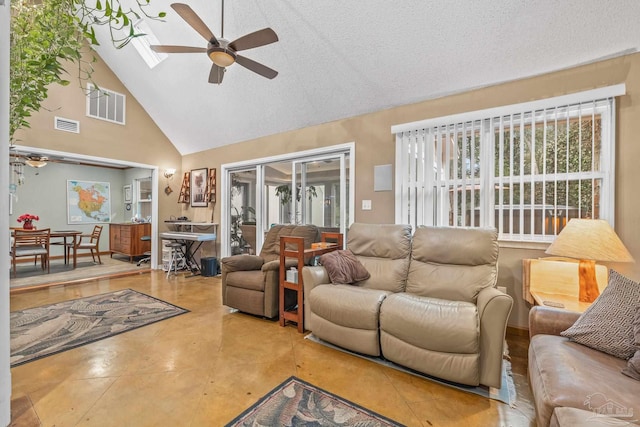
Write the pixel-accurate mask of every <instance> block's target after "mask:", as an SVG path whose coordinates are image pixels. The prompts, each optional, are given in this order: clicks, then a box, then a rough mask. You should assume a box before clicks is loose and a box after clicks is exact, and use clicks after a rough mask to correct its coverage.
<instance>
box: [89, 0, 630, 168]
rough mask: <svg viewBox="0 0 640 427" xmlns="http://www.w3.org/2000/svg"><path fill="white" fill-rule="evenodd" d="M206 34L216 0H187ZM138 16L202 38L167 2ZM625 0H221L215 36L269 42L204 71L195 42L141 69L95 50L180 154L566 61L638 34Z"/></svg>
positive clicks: (626, 43)
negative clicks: (242, 59)
mask: <svg viewBox="0 0 640 427" xmlns="http://www.w3.org/2000/svg"><path fill="white" fill-rule="evenodd" d="M187 3H188V4H189V5H190V6H191V7H192V8H193V10H194V11H195V12H196V13H197V14H198V15H199V16H200V17H201V18H202V20H203V21H204V22H205V23H206V24H207V25H208V26H209V28H210V29H211V30H212V31H213V33H214V34H215V35H216V36H218V37H220V5H221V3H220V0H193V1H187ZM169 4H170V3H169V2H165V1H161V0H151V9H152V10H154V11H156V12H157V11H161V10H162V11H166V12H167V17H166V20H165V22H156V21H148V24H149V25H150V27H151V28H152V30H153V32H154V33H155V34H156V36H157V37H158V39H159V41H160V43H161V44H176V45H186V46H198V47H205V46H206V42H205V41H204V39H203V38H202V37H201V36H200V35H199V34H198V33H196V32H195V31H194V30H193V29H192V28H191V27H190V26H188V25H187V24H186V23H185V22H184V21H183V20H182V19H181V18H180V17H179V16H178V15H177V14H176V13H175V12H174V11H173V9H171V8H170V7H169ZM639 17H640V1H638V0H617V1H604V0H563V1H553V0H530V1H526V2H525V1H517V0H491V1H489V0H473V1H472V0H452V1H446V2H445V1H441V0H402V1H394V2H392V1H389V0H366V1H365V0H351V1H337V0H324V1H311V0H307V1H303V0H234V1H229V0H227V2H226V3H225V17H224V19H225V21H224V32H225V34H224V35H225V38H226V39H229V40H234V39H236V38H238V37H240V36H243V35H245V34H247V33H250V32H253V31H256V30H258V29H262V28H264V27H271V28H273V30H275V32H276V33H277V34H278V37H279V39H280V41H279V42H277V43H274V44H271V45H268V46H263V47H259V48H256V49H252V50H247V51H243V52H242V54H244V56H247V57H249V58H251V59H253V60H255V61H258V62H261V63H263V64H265V65H267V66H268V67H271V68H273V69H275V70H277V71H278V72H279V75H278V76H277V77H276V78H275V79H273V80H268V79H265V78H264V77H261V76H259V75H257V74H254V73H252V72H251V71H249V70H247V69H245V68H243V67H241V66H240V65H238V64H234V65H232V66H230V67H229V68H228V69H227V72H226V74H225V77H224V81H223V83H222V85H212V84H209V83H207V79H208V75H209V68H210V66H211V62H210V60H209V58H208V57H207V56H206V54H204V53H195V54H170V55H169V57H168V58H167V59H166V60H165V61H163V62H162V63H161V64H159V65H158V66H156V67H155V68H153V69H149V67H147V65H146V64H145V63H144V62H143V61H142V59H141V57H140V56H139V55H138V54H137V52H136V51H135V49H134V48H133V46H126V47H125V48H124V49H121V50H116V49H115V48H113V47H112V46H111V45H110V44H109V43H108V42H106V41H105V40H108V38H104V36H105V34H104V33H103V34H102V35H103V38H102V40H103V43H102V46H99V47H98V49H97V51H98V54H99V55H100V56H101V57H102V58H103V60H104V61H105V62H106V63H107V64H108V65H109V67H110V68H111V69H112V70H113V71H114V72H115V73H116V74H117V75H118V77H119V78H120V79H121V80H122V82H123V83H124V84H125V85H126V87H127V89H128V90H129V91H130V92H131V93H132V94H133V95H134V96H135V97H136V99H137V100H138V102H140V103H141V104H142V106H143V107H144V108H145V110H146V111H147V112H148V113H149V114H150V115H151V117H152V118H153V119H154V120H155V122H156V123H157V124H158V126H159V127H160V129H162V131H163V132H164V133H165V134H166V135H167V137H168V138H169V139H170V140H171V141H172V142H173V144H174V145H175V146H176V148H177V149H178V150H179V151H180V152H181V153H182V154H183V155H184V154H190V153H194V152H198V151H202V150H206V149H209V148H213V147H218V146H222V145H226V144H232V143H235V142H240V141H245V140H249V139H252V138H257V137H261V136H265V135H271V134H276V133H279V132H284V131H288V130H292V129H299V128H304V127H307V126H310V125H315V124H320V123H325V122H329V121H333V120H337V119H342V118H346V117H352V116H356V115H360V114H363V113H368V112H372V111H377V110H381V109H385V108H389V107H394V106H398V105H404V104H409V103H413V102H418V101H422V100H425V99H430V98H435V97H439V96H442V95H446V94H450V93H456V92H461V91H465V90H469V89H472V88H477V87H482V86H487V85H492V84H495V83H499V82H504V81H510V80H516V79H521V78H525V77H529V76H534V75H538V74H542V73H547V72H550V71H554V70H559V69H563V68H568V67H572V66H575V65H578V64H582V63H586V62H591V61H594V60H597V59H600V58H604V57H608V56H611V55H617V54H620V53H621V52H629V51H635V50H637V49H638V48H640V25H638V18H639Z"/></svg>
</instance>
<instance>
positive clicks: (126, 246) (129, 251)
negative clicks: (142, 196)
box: [109, 222, 151, 261]
mask: <svg viewBox="0 0 640 427" xmlns="http://www.w3.org/2000/svg"><path fill="white" fill-rule="evenodd" d="M150 235H151V224H150V223H148V222H147V223H144V224H133V223H127V224H111V225H109V251H110V252H111V256H112V257H113V254H114V253H118V254H123V255H127V256H128V257H129V261H133V257H136V256H142V255H144V253H145V252H147V251H150V250H151V241H150V240H147V241H143V240H141V238H142V236H150Z"/></svg>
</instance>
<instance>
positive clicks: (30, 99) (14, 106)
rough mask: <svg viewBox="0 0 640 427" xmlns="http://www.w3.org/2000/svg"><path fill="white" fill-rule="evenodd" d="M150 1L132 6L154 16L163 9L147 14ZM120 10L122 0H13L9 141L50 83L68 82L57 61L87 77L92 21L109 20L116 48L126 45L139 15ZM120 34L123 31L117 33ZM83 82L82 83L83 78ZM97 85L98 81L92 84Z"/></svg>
mask: <svg viewBox="0 0 640 427" xmlns="http://www.w3.org/2000/svg"><path fill="white" fill-rule="evenodd" d="M149 1H150V0H137V1H136V4H137V7H136V10H137V11H138V12H140V13H142V14H143V15H145V16H147V17H150V18H152V19H159V18H163V17H164V16H165V15H166V14H165V13H164V12H161V13H159V14H158V15H157V16H149V15H148V14H147V13H146V12H145V10H144V9H145V7H146V6H148V4H149ZM138 12H136V11H134V10H133V9H128V10H126V9H123V8H122V5H121V4H120V0H106V1H105V2H104V3H102V2H101V1H100V0H97V1H96V3H95V5H93V6H88V5H87V4H86V3H85V0H12V1H11V32H10V69H9V96H10V99H9V104H10V105H9V142H10V143H12V142H13V137H14V134H15V132H16V130H18V129H20V128H27V127H29V122H28V118H29V117H31V114H32V113H33V112H36V111H38V110H40V108H41V107H42V102H43V101H44V100H45V99H47V95H48V87H49V85H51V84H52V83H58V84H60V85H63V86H66V85H68V84H69V83H70V81H69V80H67V79H66V76H65V74H69V73H68V70H66V69H65V68H64V66H63V65H62V64H61V62H63V63H73V64H76V65H77V67H78V68H77V76H78V79H79V80H80V81H81V82H82V81H91V76H92V74H93V67H92V65H91V64H92V63H93V62H95V61H96V58H95V57H93V56H92V57H91V59H90V60H85V59H83V58H85V57H87V56H86V55H85V54H87V53H88V52H89V51H90V48H87V44H86V42H87V41H88V43H89V45H98V44H99V43H98V40H97V38H96V33H95V26H96V25H107V26H108V27H109V30H110V35H111V41H112V43H113V44H114V45H115V46H116V47H117V48H122V47H123V46H126V45H127V44H128V43H129V42H130V41H131V40H132V39H133V38H134V37H138V36H141V34H136V33H135V31H134V27H133V24H134V22H135V21H137V20H138V19H140V14H139V13H138ZM120 34H124V35H120ZM81 86H83V85H82V83H81ZM96 87H97V85H96Z"/></svg>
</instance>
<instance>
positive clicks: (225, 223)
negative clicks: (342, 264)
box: [219, 142, 356, 257]
mask: <svg viewBox="0 0 640 427" xmlns="http://www.w3.org/2000/svg"><path fill="white" fill-rule="evenodd" d="M355 151H356V150H355V142H347V143H344V144H338V145H331V146H327V147H320V148H314V149H311V150H304V151H296V152H293V153H287V154H280V155H276V156H269V157H262V158H257V159H251V160H243V161H240V162H234V163H226V164H223V165H221V166H220V169H221V171H222V172H221V175H222V176H221V182H222V184H221V187H220V188H221V192H222V195H221V205H220V231H221V232H220V234H219V237H220V253H221V257H226V256H229V255H230V251H229V249H230V241H229V240H230V238H229V233H228V232H227V231H228V230H229V227H230V212H229V209H230V206H229V191H230V185H231V183H230V182H229V174H231V173H233V172H237V171H240V170H247V169H250V168H255V169H256V174H257V175H256V192H257V198H258V199H260V198H261V197H262V189H263V187H264V185H263V184H264V176H263V173H262V168H263V166H264V165H266V164H269V163H278V162H286V161H290V162H292V163H293V162H296V161H297V162H300V161H305V160H308V159H312V158H314V157H325V156H328V155H331V154H336V155H338V154H340V155H342V154H347V153H348V155H349V176H348V179H349V183H350V185H349V194H347V195H346V196H347V201H348V206H349V209H348V214H346V215H345V216H344V221H342V222H341V224H340V229H341V232H342V233H344V232H345V231H346V230H347V228H348V227H349V225H351V222H352V218H353V217H354V214H355V211H354V209H355V182H354V180H355V164H356V158H355V156H356V153H355ZM341 165H342V166H343V167H341V171H340V174H341V177H342V173H343V170H344V167H346V165H343V164H342V161H341ZM345 178H347V177H346V176H345ZM340 186H341V189H342V191H343V193H342V194H345V193H346V179H344V180H342V179H341V182H340ZM345 210H346V207H345ZM261 215H262V214H261ZM265 231H266V230H264V228H263V224H262V221H257V223H256V236H257V237H256V246H257V248H259V247H262V240H263V238H262V236H264V232H265ZM257 248H256V249H257Z"/></svg>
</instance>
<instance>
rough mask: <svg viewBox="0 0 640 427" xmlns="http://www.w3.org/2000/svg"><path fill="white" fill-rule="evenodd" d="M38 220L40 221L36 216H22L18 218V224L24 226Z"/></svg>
mask: <svg viewBox="0 0 640 427" xmlns="http://www.w3.org/2000/svg"><path fill="white" fill-rule="evenodd" d="M38 220H40V217H39V216H38V215H31V214H22V215H20V216H19V217H18V222H24V223H25V224H26V223H30V222H33V221H38Z"/></svg>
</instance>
